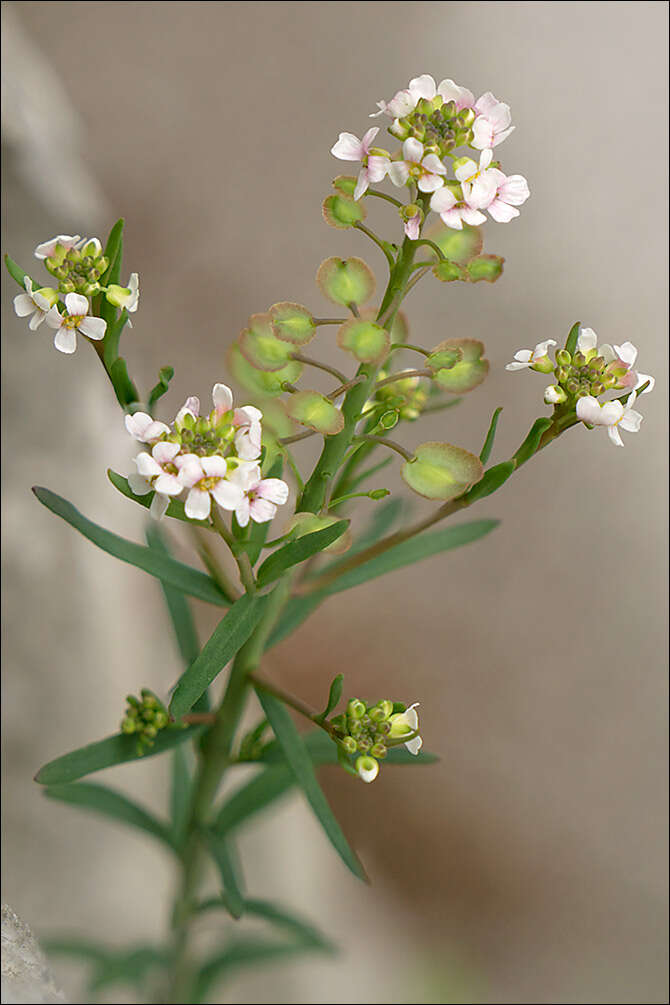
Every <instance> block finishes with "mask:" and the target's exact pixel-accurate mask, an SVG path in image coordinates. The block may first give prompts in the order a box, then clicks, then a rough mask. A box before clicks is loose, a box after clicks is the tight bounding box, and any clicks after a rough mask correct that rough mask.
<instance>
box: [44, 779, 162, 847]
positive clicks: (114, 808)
mask: <svg viewBox="0 0 670 1005" xmlns="http://www.w3.org/2000/svg"><path fill="white" fill-rule="evenodd" d="M44 794H45V796H47V797H48V798H49V799H56V800H58V801H59V802H62V803H69V805H70V806H78V807H79V808H80V809H83V810H89V811H90V812H92V813H97V814H100V815H101V816H104V817H109V818H110V819H112V820H116V821H118V822H119V823H123V824H127V825H128V826H130V827H135V828H137V829H138V830H142V831H145V833H147V834H150V835H151V836H152V837H154V838H157V839H158V840H159V841H161V842H162V843H163V844H165V845H167V846H168V848H170V850H171V851H174V850H175V843H174V838H173V835H172V833H171V832H170V828H169V827H168V825H167V824H165V823H163V822H162V821H161V820H158V819H157V818H156V817H155V816H153V814H151V813H149V812H147V810H145V809H144V808H143V807H142V806H138V804H137V803H135V802H133V801H132V800H131V799H129V798H128V797H127V796H125V795H123V793H121V792H117V791H115V790H114V789H110V788H107V786H105V785H97V784H94V783H92V782H75V783H73V784H69V785H51V786H49V788H47V789H45V790H44Z"/></svg>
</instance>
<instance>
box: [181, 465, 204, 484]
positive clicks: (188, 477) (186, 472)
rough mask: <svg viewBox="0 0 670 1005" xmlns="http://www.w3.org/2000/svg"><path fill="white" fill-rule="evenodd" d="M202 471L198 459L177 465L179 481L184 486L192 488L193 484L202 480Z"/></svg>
mask: <svg viewBox="0 0 670 1005" xmlns="http://www.w3.org/2000/svg"><path fill="white" fill-rule="evenodd" d="M203 478H204V472H203V470H202V467H201V466H200V462H199V461H189V462H188V463H186V464H183V465H180V466H179V481H180V482H181V484H182V485H183V486H184V488H187V489H192V488H193V486H194V485H197V484H198V482H200V481H202V479H203Z"/></svg>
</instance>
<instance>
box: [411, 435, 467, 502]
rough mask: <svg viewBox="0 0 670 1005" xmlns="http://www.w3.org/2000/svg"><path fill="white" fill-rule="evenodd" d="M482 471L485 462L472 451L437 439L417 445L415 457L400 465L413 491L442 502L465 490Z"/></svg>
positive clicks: (454, 497) (455, 496)
mask: <svg viewBox="0 0 670 1005" xmlns="http://www.w3.org/2000/svg"><path fill="white" fill-rule="evenodd" d="M483 474H484V465H483V464H482V462H481V461H480V460H479V458H478V457H475V455H474V454H471V453H470V452H469V451H468V450H463V448H462V447H455V446H453V445H452V444H451V443H437V442H429V443H422V444H421V445H420V446H418V447H417V448H416V450H415V452H414V459H413V460H412V461H407V462H406V463H405V464H403V466H402V471H401V475H402V478H403V480H404V481H405V482H406V483H407V484H408V485H409V487H410V488H411V489H412V490H413V491H414V492H416V493H418V495H420V496H424V498H426V499H440V500H441V501H442V502H447V501H448V500H450V499H456V498H457V497H458V496H460V495H462V494H463V493H464V492H467V490H468V489H469V488H470V486H472V485H474V484H475V482H478V481H479V480H480V478H481V477H482V476H483Z"/></svg>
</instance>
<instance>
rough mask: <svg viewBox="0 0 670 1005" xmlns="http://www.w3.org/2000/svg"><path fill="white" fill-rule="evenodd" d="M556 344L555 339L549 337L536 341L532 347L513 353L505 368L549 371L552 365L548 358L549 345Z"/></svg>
mask: <svg viewBox="0 0 670 1005" xmlns="http://www.w3.org/2000/svg"><path fill="white" fill-rule="evenodd" d="M552 345H556V339H553V338H549V339H547V340H546V341H545V342H538V343H537V345H536V346H535V348H534V349H519V351H518V352H515V353H514V362H512V363H508V364H507V365H506V366H505V369H506V370H526V369H528V368H530V369H533V370H538V371H539V372H540V373H551V371H552V370H553V365H552V362H551V360H550V359H549V355H548V353H549V346H552Z"/></svg>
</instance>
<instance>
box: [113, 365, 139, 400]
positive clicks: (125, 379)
mask: <svg viewBox="0 0 670 1005" xmlns="http://www.w3.org/2000/svg"><path fill="white" fill-rule="evenodd" d="M109 375H110V377H111V378H112V384H113V385H114V390H115V391H116V396H117V398H118V399H119V401H120V402H121V404H122V405H132V404H133V403H134V402H136V401H139V400H140V396H139V394H138V391H137V388H136V387H135V385H134V384H133V382H132V380H131V379H130V377H129V376H128V367H127V366H126V361H125V359H124V358H123V357H122V356H117V358H116V359H115V360H114V362H113V363H112V365H111V367H110V368H109Z"/></svg>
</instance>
